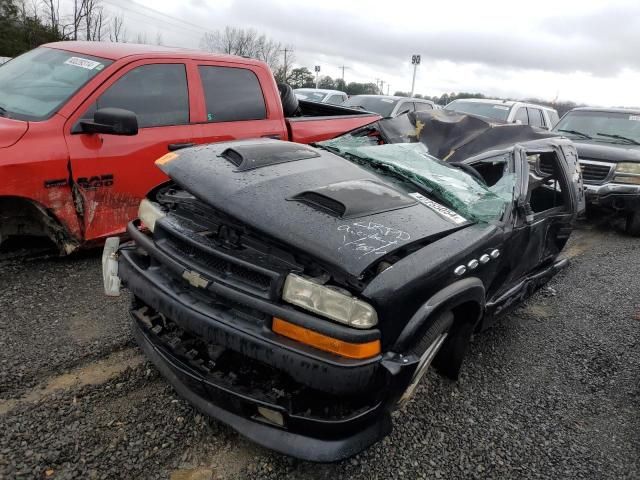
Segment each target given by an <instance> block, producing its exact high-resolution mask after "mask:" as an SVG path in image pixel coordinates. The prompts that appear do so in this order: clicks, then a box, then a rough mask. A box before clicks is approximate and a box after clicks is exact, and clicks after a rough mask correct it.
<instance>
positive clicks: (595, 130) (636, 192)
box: [540, 107, 640, 235]
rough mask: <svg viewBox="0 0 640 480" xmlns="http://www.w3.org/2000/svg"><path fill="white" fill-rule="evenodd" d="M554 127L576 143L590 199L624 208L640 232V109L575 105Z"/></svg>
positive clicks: (634, 231)
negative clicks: (579, 106) (581, 106)
mask: <svg viewBox="0 0 640 480" xmlns="http://www.w3.org/2000/svg"><path fill="white" fill-rule="evenodd" d="M553 130H554V132H558V133H561V134H563V135H566V136H567V137H569V138H570V139H571V140H573V142H574V143H575V144H576V147H577V149H578V156H579V157H580V166H581V167H582V177H583V179H584V183H585V188H586V197H587V203H589V204H592V205H599V206H602V207H605V208H612V209H614V210H617V211H619V212H622V213H623V214H624V215H625V216H626V219H627V232H628V233H630V234H632V235H640V110H631V109H623V108H608V109H607V108H586V107H584V108H574V109H573V110H571V111H570V112H567V113H566V114H565V115H564V116H563V117H562V119H561V120H560V122H559V123H558V124H557V125H556V127H555V128H554V129H553ZM540 169H541V170H542V172H544V173H547V172H548V167H546V166H545V165H540Z"/></svg>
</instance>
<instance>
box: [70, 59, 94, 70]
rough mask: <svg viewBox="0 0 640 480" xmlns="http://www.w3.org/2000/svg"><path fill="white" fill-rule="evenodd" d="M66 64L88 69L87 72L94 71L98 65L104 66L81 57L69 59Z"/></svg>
mask: <svg viewBox="0 0 640 480" xmlns="http://www.w3.org/2000/svg"><path fill="white" fill-rule="evenodd" d="M64 63H65V64H67V65H73V66H74V67H80V68H86V69H87V70H93V69H94V68H96V67H97V66H98V65H102V64H101V63H100V62H95V61H93V60H87V59H86V58H80V57H71V58H68V59H67V60H66V61H65V62H64Z"/></svg>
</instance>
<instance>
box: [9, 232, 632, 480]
mask: <svg viewBox="0 0 640 480" xmlns="http://www.w3.org/2000/svg"><path fill="white" fill-rule="evenodd" d="M566 255H568V256H570V257H572V262H571V265H570V266H569V268H567V269H566V270H565V271H564V272H562V273H561V274H560V275H558V276H557V277H556V278H555V279H554V280H552V282H551V283H550V284H549V285H548V286H547V287H546V288H545V289H543V290H541V291H540V292H538V293H537V294H536V295H535V296H534V297H533V298H531V299H530V300H529V301H527V302H526V303H525V304H524V305H522V306H521V307H519V308H518V309H517V310H515V311H513V312H511V313H510V314H508V315H505V316H504V317H503V318H502V320H501V321H500V322H499V323H498V324H497V325H496V326H495V327H493V328H491V329H490V330H488V331H486V332H484V333H482V334H480V335H477V336H476V337H475V339H474V342H473V345H472V348H471V350H470V352H469V355H468V357H467V359H466V362H465V365H464V367H463V373H462V376H461V379H460V380H459V381H458V382H457V383H452V382H449V381H446V380H444V379H442V378H441V377H439V376H438V375H437V374H435V373H430V374H429V375H428V377H427V378H426V379H425V380H424V381H423V383H422V384H421V386H420V387H419V389H418V392H417V395H416V398H415V399H414V400H413V401H412V402H411V403H410V404H409V405H408V406H407V408H406V409H405V410H404V411H402V412H397V413H396V414H394V416H395V419H394V423H395V429H394V432H393V433H392V435H391V436H389V437H388V438H386V439H385V440H383V441H382V442H380V443H378V444H377V445H374V446H373V447H371V448H370V449H368V450H367V451H365V452H363V453H361V454H360V455H358V456H356V457H355V458H352V459H350V460H347V461H344V462H341V463H338V464H333V465H317V464H311V463H307V462H300V461H297V460H293V459H290V458H287V457H285V456H282V455H278V454H275V453H272V452H270V451H268V450H265V449H263V448H260V447H257V446H255V445H253V444H251V443H250V442H248V441H246V440H244V439H242V438H241V437H239V436H238V435H237V434H236V433H235V432H233V431H231V430H230V429H228V428H226V427H224V426H222V425H220V424H218V423H216V422H215V421H212V420H209V419H206V418H203V417H202V416H201V415H199V414H198V413H197V412H195V411H194V410H193V409H192V408H191V407H190V406H189V405H188V404H187V403H186V402H184V401H183V400H181V399H179V398H178V397H177V396H176V395H175V393H174V392H173V391H172V389H171V388H170V387H168V386H167V385H166V383H165V382H164V381H163V379H162V378H161V377H160V376H159V375H158V374H157V372H156V371H155V369H154V368H153V367H152V366H151V365H150V364H149V363H147V362H146V361H145V360H144V358H143V357H142V356H141V354H140V353H139V351H138V349H137V347H135V345H134V343H133V341H132V339H131V335H130V332H129V328H128V324H127V319H126V315H125V313H126V304H127V301H128V299H127V298H126V295H125V296H123V297H121V298H119V299H109V298H106V297H104V296H103V295H102V292H101V277H100V267H99V264H100V258H99V253H97V252H96V253H93V254H89V255H85V256H82V257H76V258H72V259H39V260H31V261H24V260H20V261H18V260H12V261H4V262H3V261H2V260H0V435H1V437H0V478H2V479H4V478H7V479H13V478H55V479H58V478H60V479H62V478H109V479H113V478H149V479H155V478H171V479H172V480H203V479H244V478H256V479H258V478H260V479H262V478H273V479H283V478H284V479H331V480H334V479H360V478H362V479H367V480H373V479H388V478H407V479H414V478H430V479H431V478H436V479H438V478H442V479H451V478H483V479H484V478H500V479H504V478H514V479H515V478H518V479H522V478H567V479H580V478H593V479H604V478H611V479H614V478H615V479H622V478H626V479H632V478H633V479H638V478H640V463H639V460H638V459H639V458H640V384H639V382H640V378H639V377H640V375H639V372H640V332H639V330H640V279H639V278H638V272H639V271H640V241H638V239H632V238H629V237H625V236H623V235H620V234H618V233H616V232H614V231H610V230H607V229H602V228H593V227H585V226H583V227H582V228H581V229H580V230H579V231H577V232H576V233H574V236H573V237H572V239H571V241H570V244H569V247H568V249H567V252H566Z"/></svg>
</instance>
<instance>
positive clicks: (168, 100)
mask: <svg viewBox="0 0 640 480" xmlns="http://www.w3.org/2000/svg"><path fill="white" fill-rule="evenodd" d="M187 71H188V69H187V64H186V63H185V61H184V60H175V61H173V60H165V59H161V60H160V59H158V60H157V61H156V60H144V61H138V62H133V63H131V64H129V65H127V66H125V67H124V68H121V69H120V70H118V71H117V72H116V73H115V74H114V75H113V76H112V77H110V78H109V79H108V80H107V81H106V82H105V83H103V84H102V85H101V86H100V87H99V88H98V89H97V90H96V91H95V92H94V93H93V94H91V95H90V96H89V97H88V98H87V100H86V101H85V102H83V103H82V105H81V106H80V107H79V108H78V109H77V110H76V111H75V112H74V114H73V115H72V116H71V117H70V118H69V120H68V121H67V123H66V124H65V138H66V142H67V146H68V149H69V155H70V161H71V176H72V181H73V184H72V188H73V191H74V195H75V201H76V208H77V209H78V213H79V215H80V217H81V220H82V226H83V229H84V237H85V238H86V239H87V240H96V239H100V238H103V237H107V236H110V235H118V234H121V233H122V232H124V230H125V227H126V224H127V222H128V221H129V220H132V219H133V218H135V217H136V216H137V209H138V205H139V203H140V200H141V199H142V198H144V196H145V195H146V194H147V192H148V191H149V190H151V189H152V188H153V187H155V186H156V185H158V184H159V183H161V182H163V181H164V180H166V176H165V175H164V174H163V173H162V172H161V171H160V170H159V169H158V168H157V167H156V166H155V165H154V161H155V160H156V159H157V158H159V157H161V156H162V155H164V154H166V153H167V152H168V151H170V150H172V149H174V148H179V147H181V146H184V145H185V144H187V145H188V144H190V143H193V142H194V136H195V135H194V129H196V128H197V126H196V125H193V124H192V123H191V118H190V112H191V110H192V104H193V103H194V102H195V100H194V99H193V98H191V97H190V95H189V88H188V86H189V84H190V83H191V81H192V80H191V78H188V75H187ZM107 107H116V108H122V109H125V110H130V111H132V112H134V113H135V114H136V116H137V119H138V127H139V130H138V134H137V135H134V136H119V135H112V134H97V133H85V132H83V131H82V128H81V127H80V121H81V120H92V119H93V114H94V112H95V111H96V110H97V109H101V108H107Z"/></svg>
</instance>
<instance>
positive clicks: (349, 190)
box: [158, 139, 473, 277]
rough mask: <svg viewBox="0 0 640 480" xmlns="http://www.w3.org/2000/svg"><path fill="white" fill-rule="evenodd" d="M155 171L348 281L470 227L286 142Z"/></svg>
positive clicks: (240, 147)
mask: <svg viewBox="0 0 640 480" xmlns="http://www.w3.org/2000/svg"><path fill="white" fill-rule="evenodd" d="M170 155H171V154H170ZM158 166H159V167H160V168H161V169H162V171H163V172H164V173H166V174H167V175H168V176H169V177H171V179H173V180H174V181H175V182H176V183H177V184H178V185H180V186H181V187H182V188H184V189H185V190H187V191H188V192H190V193H191V194H192V195H194V196H195V197H196V198H198V199H199V200H201V201H203V202H204V203H206V204H208V205H209V206H211V207H214V208H215V209H218V210H220V211H222V212H224V213H225V214H227V215H230V216H232V217H233V218H235V219H236V220H237V221H239V222H241V223H243V224H245V225H247V226H248V227H251V228H252V229H254V230H257V231H258V232H261V233H263V234H266V235H267V236H269V237H271V238H272V239H274V240H276V241H279V242H281V243H282V244H285V245H290V246H291V247H293V248H295V249H297V250H298V251H300V252H304V253H305V254H306V255H310V256H312V257H314V258H315V259H316V260H318V261H321V262H322V263H324V264H325V265H327V266H330V267H333V268H336V269H338V270H341V271H343V272H345V273H347V274H349V275H352V276H354V277H360V276H361V275H362V274H363V273H364V272H365V271H366V270H367V269H368V268H369V267H371V266H372V265H373V264H375V263H377V262H378V261H379V260H380V259H381V258H384V257H386V256H388V255H390V254H392V253H393V252H398V251H399V250H401V249H404V248H406V247H409V246H412V245H415V244H420V245H423V244H425V243H428V242H430V241H432V240H434V239H437V238H440V237H442V236H444V235H446V234H448V233H450V232H453V231H455V230H458V229H460V228H464V227H465V226H468V225H470V224H472V223H473V222H472V221H471V220H468V219H466V218H464V217H462V216H460V215H457V214H456V212H453V211H451V210H449V209H447V208H445V207H443V206H442V205H439V204H438V203H437V202H429V201H428V200H427V202H426V203H427V204H425V202H424V200H425V199H424V197H422V198H421V196H419V195H417V196H411V194H412V193H413V192H416V191H417V189H411V187H407V186H406V185H401V184H400V183H394V182H391V181H389V180H388V178H386V177H383V176H379V175H376V174H375V173H374V172H372V171H369V170H367V169H365V168H363V167H361V166H358V165H356V164H354V163H352V162H350V161H348V160H346V159H344V158H342V157H340V156H337V155H334V154H332V153H330V152H328V151H325V150H321V149H316V148H311V147H308V146H305V145H299V144H295V143H290V142H280V141H277V140H267V139H261V140H245V141H237V142H229V143H220V144H212V145H206V146H201V147H195V148H191V149H188V150H183V151H181V152H180V153H179V154H178V155H177V157H175V158H172V159H171V160H170V161H163V160H162V159H161V160H160V161H158ZM416 197H417V198H418V199H419V200H420V201H418V199H416Z"/></svg>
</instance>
